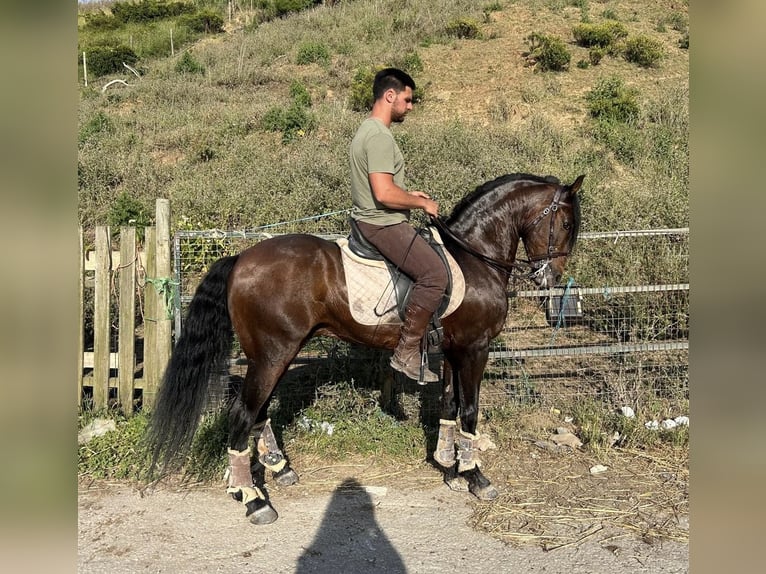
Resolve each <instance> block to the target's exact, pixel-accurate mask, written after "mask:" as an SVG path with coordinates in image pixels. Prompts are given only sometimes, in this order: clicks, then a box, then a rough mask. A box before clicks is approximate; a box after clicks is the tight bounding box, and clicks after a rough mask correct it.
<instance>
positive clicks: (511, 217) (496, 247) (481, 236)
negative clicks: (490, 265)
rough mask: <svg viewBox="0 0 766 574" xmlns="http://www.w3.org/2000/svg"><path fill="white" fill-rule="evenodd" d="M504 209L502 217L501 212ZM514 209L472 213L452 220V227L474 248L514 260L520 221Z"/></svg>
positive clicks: (508, 260)
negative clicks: (512, 210) (469, 215)
mask: <svg viewBox="0 0 766 574" xmlns="http://www.w3.org/2000/svg"><path fill="white" fill-rule="evenodd" d="M502 212H505V213H506V215H505V217H503V216H502V215H500V214H501V213H502ZM518 219H519V218H518V217H517V216H516V215H515V213H514V212H511V211H506V210H500V209H494V210H492V211H491V212H490V210H484V212H483V213H478V214H474V215H473V216H472V217H470V218H468V217H463V218H461V220H458V221H455V222H453V223H452V224H451V227H452V229H453V230H454V231H455V232H456V233H457V234H458V235H460V236H461V237H462V238H463V239H464V240H465V241H466V243H468V244H469V245H471V246H472V247H473V248H474V249H476V250H477V251H479V252H480V253H482V254H483V255H486V256H488V257H491V258H493V259H497V260H498V261H502V262H504V263H507V264H508V265H511V264H513V262H514V261H515V260H516V250H517V249H518V247H519V241H520V239H521V238H520V227H521V226H520V223H519V221H518Z"/></svg>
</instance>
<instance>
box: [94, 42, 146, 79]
mask: <svg viewBox="0 0 766 574" xmlns="http://www.w3.org/2000/svg"><path fill="white" fill-rule="evenodd" d="M86 59H87V64H88V74H91V75H92V76H93V77H99V76H106V75H107V74H113V73H114V72H119V71H122V70H124V69H125V68H124V66H123V65H122V64H123V62H124V63H126V64H128V65H129V66H132V65H133V64H135V63H136V62H138V56H137V55H136V53H135V52H134V51H133V50H132V49H131V48H129V47H128V46H125V45H123V44H119V45H117V46H108V45H101V46H93V47H92V48H90V49H89V50H86Z"/></svg>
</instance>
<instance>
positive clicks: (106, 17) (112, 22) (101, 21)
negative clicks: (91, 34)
mask: <svg viewBox="0 0 766 574" xmlns="http://www.w3.org/2000/svg"><path fill="white" fill-rule="evenodd" d="M120 26H122V22H120V21H119V20H118V19H117V18H115V17H114V16H113V15H111V14H107V13H106V12H102V11H100V10H99V11H98V12H90V13H88V14H85V27H86V28H87V29H88V30H116V29H117V28H119V27H120Z"/></svg>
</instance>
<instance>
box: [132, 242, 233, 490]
mask: <svg viewBox="0 0 766 574" xmlns="http://www.w3.org/2000/svg"><path fill="white" fill-rule="evenodd" d="M238 257H239V256H238V255H234V256H231V257H224V258H222V259H219V260H218V261H216V262H215V263H214V264H213V265H212V266H211V268H210V271H209V272H208V273H207V275H205V277H204V278H203V279H202V282H201V283H200V284H199V287H197V291H196V293H195V294H194V297H193V298H192V301H191V303H190V304H189V312H188V315H187V316H186V319H185V320H184V324H183V329H182V330H181V336H180V337H179V338H178V341H177V342H176V345H175V348H174V349H173V353H172V355H171V357H170V362H169V363H168V366H167V369H166V370H165V375H164V376H163V378H162V384H161V386H160V389H159V392H158V394H157V401H156V404H155V406H154V408H153V410H152V413H151V419H150V423H149V428H148V431H147V435H146V439H147V443H148V444H147V446H148V448H149V452H150V453H151V463H150V466H149V475H150V476H151V475H152V474H153V472H154V469H155V467H156V465H157V463H158V462H161V463H162V464H163V468H167V467H168V465H170V464H171V463H172V462H175V461H179V462H180V460H181V459H180V457H181V456H183V455H184V454H186V453H187V452H188V451H189V447H190V446H191V442H192V439H193V438H194V433H195V431H196V430H197V425H198V424H199V420H200V416H201V415H202V409H203V408H204V406H205V401H206V397H207V390H208V387H209V382H210V378H211V376H212V375H213V373H214V372H215V371H218V370H220V369H221V367H222V366H223V363H224V361H225V360H226V359H227V357H228V354H229V351H230V350H231V343H232V339H233V337H234V332H233V329H232V325H231V319H230V317H229V309H228V305H227V282H228V277H229V274H230V273H231V270H232V268H233V267H234V264H235V263H236V262H237V258H238Z"/></svg>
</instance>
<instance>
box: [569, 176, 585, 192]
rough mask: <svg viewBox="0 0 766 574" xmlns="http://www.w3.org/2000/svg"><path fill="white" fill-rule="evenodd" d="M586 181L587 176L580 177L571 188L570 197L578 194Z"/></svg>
mask: <svg viewBox="0 0 766 574" xmlns="http://www.w3.org/2000/svg"><path fill="white" fill-rule="evenodd" d="M584 179H585V175H581V176H579V177H578V178H577V179H576V180H575V181H574V183H573V184H572V185H570V186H569V195H574V194H575V193H577V192H578V191H579V189H580V187H581V186H582V182H583V180H584Z"/></svg>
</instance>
